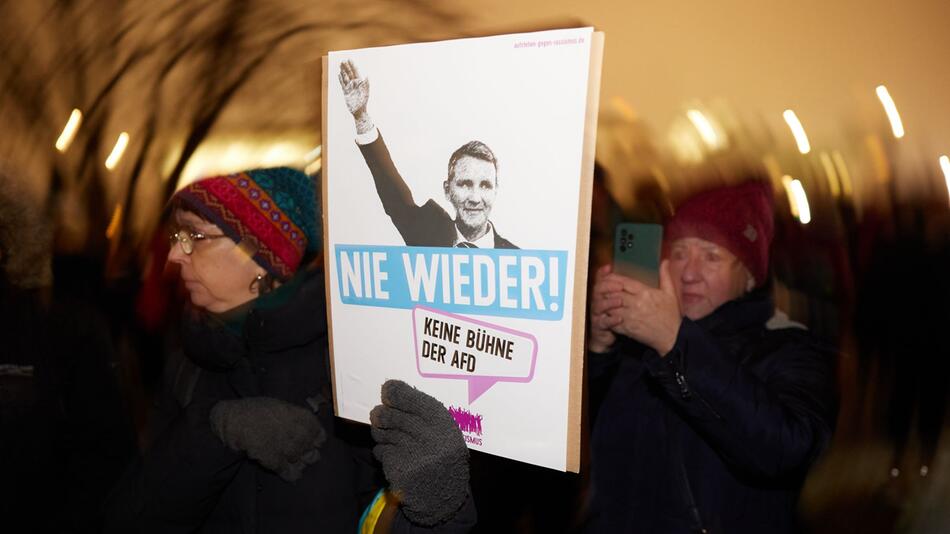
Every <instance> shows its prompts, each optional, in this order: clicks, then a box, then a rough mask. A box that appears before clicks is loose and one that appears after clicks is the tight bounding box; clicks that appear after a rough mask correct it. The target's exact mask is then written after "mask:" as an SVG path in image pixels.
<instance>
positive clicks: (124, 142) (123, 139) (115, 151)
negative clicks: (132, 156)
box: [106, 132, 129, 171]
mask: <svg viewBox="0 0 950 534" xmlns="http://www.w3.org/2000/svg"><path fill="white" fill-rule="evenodd" d="M127 146H129V134H128V133H126V132H122V133H120V134H119V138H118V139H116V140H115V146H114V147H112V152H110V153H109V157H108V158H106V168H107V169H109V170H110V171H111V170H112V169H114V168H115V166H116V165H118V164H119V160H120V159H122V154H125V147H127Z"/></svg>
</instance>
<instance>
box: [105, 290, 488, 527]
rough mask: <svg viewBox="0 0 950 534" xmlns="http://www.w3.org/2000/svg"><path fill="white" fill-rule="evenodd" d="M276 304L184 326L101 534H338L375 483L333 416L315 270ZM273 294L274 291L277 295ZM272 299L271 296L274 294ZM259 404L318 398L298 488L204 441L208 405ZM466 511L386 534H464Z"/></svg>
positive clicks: (470, 511)
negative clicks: (147, 433)
mask: <svg viewBox="0 0 950 534" xmlns="http://www.w3.org/2000/svg"><path fill="white" fill-rule="evenodd" d="M281 289H283V290H284V291H283V294H284V296H283V297H282V298H276V299H275V298H272V299H259V301H260V302H258V303H257V306H256V307H255V308H254V309H253V310H252V311H250V312H249V313H248V314H247V316H246V318H245V319H244V320H243V325H242V326H241V327H240V328H241V332H242V333H241V335H240V336H238V335H236V334H235V332H234V326H233V325H224V324H221V323H217V324H214V323H209V322H208V321H207V320H203V321H201V320H197V319H196V318H195V314H189V315H191V316H192V317H191V318H189V319H186V323H185V325H184V328H183V333H182V337H183V348H184V353H185V357H184V358H179V359H178V363H177V364H173V365H170V366H169V367H168V373H167V375H166V377H165V378H166V384H168V385H169V387H168V388H166V393H165V395H164V396H163V397H162V398H161V399H160V401H159V403H160V406H159V413H158V415H157V419H158V420H159V421H156V423H157V426H158V427H163V428H162V429H161V430H160V431H159V432H158V434H157V438H156V439H155V440H154V442H153V443H152V445H151V447H150V448H149V449H148V450H147V452H146V454H145V455H144V458H143V459H142V462H141V465H139V466H137V468H134V469H132V470H131V471H130V473H129V474H128V476H127V480H126V481H125V487H126V488H130V487H131V488H132V490H131V491H128V493H130V494H131V497H122V496H120V495H118V494H119V493H120V492H121V489H120V490H119V491H117V492H116V494H117V495H116V497H115V499H114V502H113V503H112V506H113V509H112V514H111V515H112V518H113V521H112V524H111V528H112V529H113V530H114V531H116V532H119V531H123V530H125V529H128V528H129V525H134V526H133V528H134V529H136V530H140V531H145V532H167V533H176V532H202V533H215V532H222V533H223V532H227V533H245V532H246V533H254V532H262V533H269V532H280V533H288V534H292V533H296V532H300V533H307V534H318V533H338V532H339V533H345V532H355V531H356V528H357V525H358V523H359V519H360V515H361V514H362V513H363V510H364V508H365V507H366V505H367V504H369V502H370V501H371V500H372V498H373V497H374V495H375V493H376V492H377V491H378V490H379V488H380V487H382V486H383V484H384V480H383V479H382V478H381V475H380V469H379V468H378V465H377V464H376V462H375V461H374V459H373V457H372V453H371V449H370V446H371V445H372V443H371V440H370V438H369V437H368V436H369V433H368V429H367V427H363V426H355V425H350V424H348V423H345V422H343V421H339V420H337V419H335V418H334V417H333V408H332V402H331V400H330V399H331V398H330V394H331V387H330V375H329V365H328V359H327V323H326V315H325V300H324V285H323V273H322V272H314V273H310V274H305V275H300V276H299V277H298V279H295V281H294V282H292V283H291V287H290V288H287V287H285V288H281ZM281 289H278V292H281ZM278 297H279V294H278ZM253 396H266V397H273V398H278V399H281V400H284V401H288V402H292V403H295V404H298V405H300V406H308V404H307V402H306V399H308V398H312V397H315V396H316V397H318V398H320V399H322V401H323V402H322V404H321V405H320V407H319V411H318V417H319V418H320V421H321V423H322V425H323V426H324V428H325V429H326V431H327V433H328V438H327V440H326V443H324V444H323V446H322V447H321V448H320V459H319V460H318V461H317V462H316V463H314V464H312V465H309V466H307V467H306V468H305V469H304V471H303V476H302V478H301V479H299V480H297V481H295V482H287V481H285V480H284V479H282V478H280V477H279V476H278V475H277V474H275V473H273V472H271V471H268V470H267V469H265V468H264V467H262V466H261V465H260V464H258V463H256V462H255V461H253V460H250V459H248V458H247V457H246V456H245V455H244V454H243V453H239V452H235V451H232V450H230V449H228V448H227V447H225V446H224V445H223V444H222V442H221V441H220V440H219V439H218V438H217V437H216V436H215V435H214V434H213V433H212V430H211V426H210V423H209V412H210V409H211V407H212V406H213V405H214V404H215V403H216V402H218V401H219V400H225V399H235V398H240V397H253ZM466 521H469V522H473V521H474V508H473V506H472V505H471V503H467V504H466V506H464V507H463V509H462V510H461V511H460V512H459V514H458V515H457V516H456V518H455V521H454V522H450V524H447V525H443V526H441V527H440V528H436V529H422V528H419V527H416V526H414V525H412V524H411V523H409V521H408V520H406V519H405V518H404V517H403V516H402V515H401V514H397V517H396V523H395V525H394V529H393V532H405V533H408V532H440V533H443V532H444V533H449V532H465V531H467V525H466Z"/></svg>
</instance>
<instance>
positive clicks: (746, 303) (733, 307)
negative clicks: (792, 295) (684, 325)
mask: <svg viewBox="0 0 950 534" xmlns="http://www.w3.org/2000/svg"><path fill="white" fill-rule="evenodd" d="M774 310H775V305H774V303H773V302H772V292H771V288H770V287H769V285H766V286H764V287H760V288H757V289H754V290H752V291H750V292H749V293H746V294H745V295H743V296H741V297H739V298H737V299H735V300H730V301H729V302H727V303H725V304H723V305H722V306H720V307H718V308H716V310H715V311H713V312H712V313H711V314H709V315H707V316H706V317H703V318H702V319H700V320H698V321H696V322H697V324H699V326H701V327H702V328H703V329H704V330H706V331H707V332H709V333H711V334H713V335H715V336H716V337H722V336H729V335H732V334H736V333H739V332H742V331H745V330H748V329H751V328H758V327H763V326H764V325H765V323H766V322H767V321H768V320H769V318H770V317H772V314H773V312H774Z"/></svg>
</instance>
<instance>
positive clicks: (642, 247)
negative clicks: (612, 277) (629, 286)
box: [613, 223, 663, 287]
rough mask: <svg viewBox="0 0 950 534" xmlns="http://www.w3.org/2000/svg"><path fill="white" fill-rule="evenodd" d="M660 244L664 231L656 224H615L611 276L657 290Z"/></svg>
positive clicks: (658, 285) (658, 283)
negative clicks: (635, 281) (622, 277)
mask: <svg viewBox="0 0 950 534" xmlns="http://www.w3.org/2000/svg"><path fill="white" fill-rule="evenodd" d="M662 244H663V227H662V226H661V225H659V224H646V223H620V224H618V225H617V229H616V231H615V232H614V261H613V270H614V272H615V273H617V274H622V275H624V276H628V277H630V278H633V279H634V280H639V281H640V282H642V283H644V284H646V285H648V286H650V287H660V247H661V246H662Z"/></svg>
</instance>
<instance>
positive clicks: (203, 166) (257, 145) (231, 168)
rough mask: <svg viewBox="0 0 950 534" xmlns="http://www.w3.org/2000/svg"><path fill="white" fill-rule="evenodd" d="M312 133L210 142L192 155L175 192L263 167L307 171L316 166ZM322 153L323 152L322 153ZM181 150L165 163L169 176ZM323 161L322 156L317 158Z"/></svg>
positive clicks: (231, 137)
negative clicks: (207, 179)
mask: <svg viewBox="0 0 950 534" xmlns="http://www.w3.org/2000/svg"><path fill="white" fill-rule="evenodd" d="M315 144H316V143H315V136H314V135H313V134H312V132H298V133H282V134H281V135H280V136H273V135H252V136H248V135H241V136H227V137H217V138H212V139H208V140H206V141H205V142H203V143H201V145H200V146H199V147H198V149H197V150H195V153H194V154H192V156H191V158H189V160H188V164H187V165H185V168H184V170H183V171H182V173H181V177H180V178H179V180H178V184H177V185H176V187H175V189H176V190H177V189H181V188H182V187H185V186H186V185H188V184H190V183H191V182H194V181H195V180H197V179H199V178H204V177H207V176H218V175H222V174H230V173H234V172H239V171H243V170H246V169H259V168H261V167H280V166H288V167H293V168H295V169H303V168H304V167H307V166H308V164H312V163H313V160H310V159H308V158H310V156H311V155H312V154H313V153H314V152H315V150H314V148H313V147H314V146H315ZM318 154H319V153H318ZM179 157H180V151H175V150H173V151H171V152H170V153H169V156H168V159H167V160H166V162H165V165H164V168H165V174H164V176H166V177H167V176H168V173H169V172H170V171H171V169H172V168H173V167H174V164H175V162H176V161H177V160H178V158H179ZM316 161H317V162H319V161H320V158H319V155H318V156H317V158H316Z"/></svg>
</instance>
